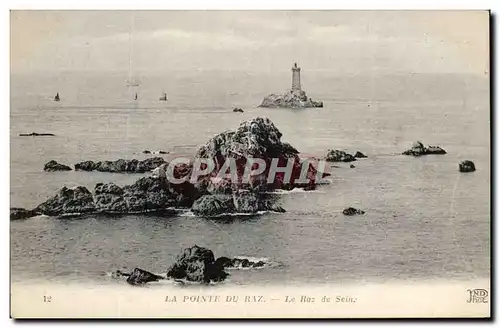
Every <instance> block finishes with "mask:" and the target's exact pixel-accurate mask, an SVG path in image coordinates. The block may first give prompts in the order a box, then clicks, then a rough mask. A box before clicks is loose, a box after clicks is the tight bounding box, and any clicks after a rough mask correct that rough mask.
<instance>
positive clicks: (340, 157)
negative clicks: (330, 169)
mask: <svg viewBox="0 0 500 328" xmlns="http://www.w3.org/2000/svg"><path fill="white" fill-rule="evenodd" d="M355 160H356V158H355V157H354V156H352V155H351V154H348V153H346V152H345V151H342V150H332V149H328V152H327V154H326V161H328V162H353V161H355Z"/></svg>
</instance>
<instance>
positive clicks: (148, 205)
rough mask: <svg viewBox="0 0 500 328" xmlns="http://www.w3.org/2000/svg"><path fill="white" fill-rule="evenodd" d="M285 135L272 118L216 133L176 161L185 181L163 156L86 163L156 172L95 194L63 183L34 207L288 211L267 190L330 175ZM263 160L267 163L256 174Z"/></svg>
mask: <svg viewBox="0 0 500 328" xmlns="http://www.w3.org/2000/svg"><path fill="white" fill-rule="evenodd" d="M281 136H282V134H281V132H280V131H279V130H278V129H277V128H276V127H275V126H274V124H273V123H272V122H271V121H270V120H269V119H268V118H256V119H253V120H250V121H246V122H243V123H241V124H240V126H239V128H238V129H237V130H236V131H226V132H223V133H220V134H218V135H216V136H214V137H213V138H211V139H210V140H209V141H208V142H207V143H206V144H205V145H204V146H202V147H200V149H199V150H198V151H197V153H196V155H195V157H194V158H193V159H191V161H190V162H189V163H183V164H178V165H175V166H174V165H172V166H173V176H174V177H175V178H176V179H182V178H184V181H183V182H180V183H179V182H173V181H169V177H168V176H167V174H166V173H165V170H167V165H168V163H167V162H165V161H164V160H163V159H162V158H159V157H157V158H153V159H148V160H145V161H142V162H138V161H136V160H131V161H126V160H118V161H115V162H98V163H94V162H91V161H88V162H82V163H79V164H77V165H75V168H76V169H79V170H86V171H92V170H100V171H106V172H144V171H149V170H153V169H154V171H153V173H152V176H148V177H143V178H141V179H139V180H137V181H136V182H135V183H133V184H131V185H127V186H124V187H119V186H117V185H115V184H113V183H106V184H103V183H98V184H97V185H96V186H95V188H94V190H93V193H92V192H90V191H89V190H87V188H85V187H83V186H79V187H75V188H67V187H63V188H62V189H61V190H60V191H59V192H58V193H57V194H56V195H55V196H54V197H52V198H50V199H48V200H47V201H45V202H43V203H42V204H40V205H39V206H38V207H37V208H35V209H34V211H36V213H40V214H45V215H49V216H62V215H68V214H72V215H75V214H106V213H113V214H126V213H146V212H162V211H166V210H170V209H171V208H191V207H192V210H193V212H194V213H195V214H197V215H200V216H217V215H221V214H225V213H257V212H261V211H274V212H284V210H283V208H281V207H279V206H277V205H275V199H274V198H271V197H270V196H269V195H265V192H267V191H272V190H275V189H288V190H291V189H293V188H297V187H298V188H306V189H314V188H315V186H316V185H317V179H318V178H319V179H321V178H324V177H326V176H328V175H329V174H327V173H319V172H318V171H317V169H316V167H315V166H314V164H312V163H311V162H303V161H302V160H301V159H300V157H299V152H298V151H297V150H296V149H295V148H294V147H293V146H291V145H290V144H288V143H286V142H282V141H281ZM209 159H210V160H211V162H213V163H214V166H215V167H214V169H213V170H212V171H211V172H207V173H206V174H200V175H199V177H197V178H194V176H192V173H193V171H195V169H194V167H193V163H197V160H205V161H209ZM252 160H254V161H253V162H251V161H252ZM255 160H259V161H260V163H256V162H255ZM209 162H210V161H209ZM229 162H233V163H234V166H231V167H229V171H230V172H229V174H228V175H225V174H222V175H221V173H228V171H227V169H228V168H227V166H225V165H226V164H227V163H229ZM256 165H257V166H256ZM259 165H262V166H263V167H261V168H260V169H261V170H260V171H259V172H258V173H255V172H256V171H255V170H256V169H259V167H258V166H259ZM272 165H274V166H275V167H276V166H277V167H278V168H284V167H286V166H288V168H289V170H288V172H287V173H285V172H276V173H275V174H274V175H272V176H271V177H270V175H271V174H270V170H271V166H272ZM170 168H172V167H170ZM201 169H203V167H202V168H201ZM278 171H279V170H278ZM251 172H252V173H253V174H251ZM221 176H222V177H221ZM299 178H300V179H301V181H299ZM26 211H27V212H29V211H30V210H26ZM20 213H21V212H20ZM27 215H28V214H26V216H27ZM11 216H12V217H20V216H25V215H24V214H16V215H11Z"/></svg>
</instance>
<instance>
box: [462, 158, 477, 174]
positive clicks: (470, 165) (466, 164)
mask: <svg viewBox="0 0 500 328" xmlns="http://www.w3.org/2000/svg"><path fill="white" fill-rule="evenodd" d="M458 170H459V171H460V172H474V171H475V170H476V166H475V165H474V162H472V161H469V160H465V161H463V162H461V163H460V164H458Z"/></svg>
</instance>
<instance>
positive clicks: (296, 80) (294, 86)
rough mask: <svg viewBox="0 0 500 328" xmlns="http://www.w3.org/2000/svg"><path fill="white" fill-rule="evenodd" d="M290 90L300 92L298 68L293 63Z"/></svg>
mask: <svg viewBox="0 0 500 328" xmlns="http://www.w3.org/2000/svg"><path fill="white" fill-rule="evenodd" d="M292 90H293V91H295V90H298V91H300V90H302V88H301V86H300V67H298V66H297V63H295V64H294V65H293V67H292Z"/></svg>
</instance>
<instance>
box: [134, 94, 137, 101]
mask: <svg viewBox="0 0 500 328" xmlns="http://www.w3.org/2000/svg"><path fill="white" fill-rule="evenodd" d="M134 100H137V92H136V93H135V98H134Z"/></svg>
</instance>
